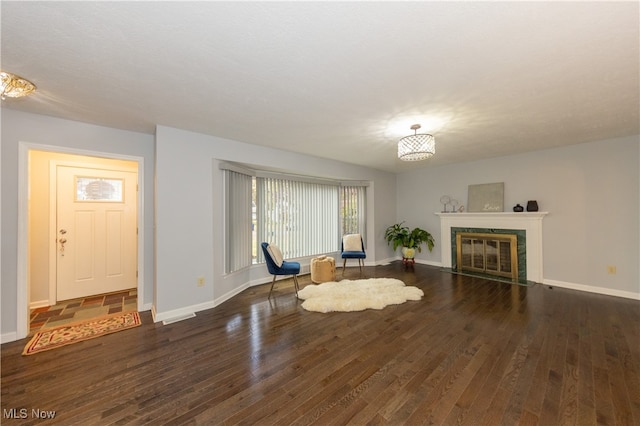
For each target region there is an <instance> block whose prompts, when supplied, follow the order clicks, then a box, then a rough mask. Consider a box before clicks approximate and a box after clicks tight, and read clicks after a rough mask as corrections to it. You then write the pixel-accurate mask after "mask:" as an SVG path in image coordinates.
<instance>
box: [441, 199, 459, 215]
mask: <svg viewBox="0 0 640 426" xmlns="http://www.w3.org/2000/svg"><path fill="white" fill-rule="evenodd" d="M440 203H442V204H443V205H444V209H443V210H442V212H441V213H456V212H458V211H464V206H462V210H459V209H456V207H457V206H458V204H459V202H458V200H456V199H455V198H451V197H450V196H448V195H443V196H442V197H440ZM447 205H451V212H449V210H447Z"/></svg>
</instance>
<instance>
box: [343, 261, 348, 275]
mask: <svg viewBox="0 0 640 426" xmlns="http://www.w3.org/2000/svg"><path fill="white" fill-rule="evenodd" d="M346 266H347V258H346V257H345V258H344V262H342V276H344V268H345V267H346Z"/></svg>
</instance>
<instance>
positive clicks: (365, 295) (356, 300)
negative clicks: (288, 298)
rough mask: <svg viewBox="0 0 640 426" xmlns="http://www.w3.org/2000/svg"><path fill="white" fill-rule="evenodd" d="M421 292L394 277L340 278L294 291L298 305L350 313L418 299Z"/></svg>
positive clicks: (309, 309)
mask: <svg viewBox="0 0 640 426" xmlns="http://www.w3.org/2000/svg"><path fill="white" fill-rule="evenodd" d="M422 296H424V292H423V291H422V290H420V289H419V288H418V287H412V286H406V285H405V284H404V283H403V282H402V281H400V280H397V279H395V278H369V279H365V280H342V281H340V282H335V281H331V282H326V283H323V284H318V285H313V284H310V285H307V286H306V287H305V288H303V289H302V290H300V291H299V292H298V297H299V298H300V299H303V300H304V302H302V307H303V308H304V309H306V310H307V311H314V312H353V311H364V310H365V309H382V308H384V307H385V306H388V305H399V304H401V303H404V302H406V301H408V300H420V299H422Z"/></svg>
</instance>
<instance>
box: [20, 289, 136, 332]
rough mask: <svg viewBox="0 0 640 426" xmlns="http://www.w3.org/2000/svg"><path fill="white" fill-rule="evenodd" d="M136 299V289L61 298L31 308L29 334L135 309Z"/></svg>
mask: <svg viewBox="0 0 640 426" xmlns="http://www.w3.org/2000/svg"><path fill="white" fill-rule="evenodd" d="M137 300H138V293H137V289H130V290H125V291H119V292H117V293H108V294H99V295H95V296H89V297H85V298H81V299H71V300H63V301H59V302H58V303H56V304H55V305H54V306H44V307H42V308H35V309H32V310H31V317H30V318H31V320H30V324H29V334H33V333H35V332H37V331H40V330H42V329H45V328H51V327H57V326H59V325H64V324H68V323H71V322H76V321H82V320H85V319H91V318H98V317H101V316H104V315H109V314H115V313H118V312H129V311H135V310H136V309H137V308H138V306H137Z"/></svg>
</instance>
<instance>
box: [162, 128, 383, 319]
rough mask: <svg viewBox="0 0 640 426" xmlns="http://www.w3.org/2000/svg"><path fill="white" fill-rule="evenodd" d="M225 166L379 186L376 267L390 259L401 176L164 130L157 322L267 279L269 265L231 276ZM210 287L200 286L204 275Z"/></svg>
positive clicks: (373, 218) (374, 222)
mask: <svg viewBox="0 0 640 426" xmlns="http://www.w3.org/2000/svg"><path fill="white" fill-rule="evenodd" d="M219 161H235V162H241V163H249V164H252V165H254V166H257V167H260V166H263V167H269V168H276V169H280V170H287V171H289V172H291V173H296V174H302V175H311V176H321V177H333V178H338V179H353V180H366V181H371V182H372V186H371V188H370V189H371V190H370V191H368V209H369V217H368V219H369V220H370V223H369V228H368V229H367V238H368V241H370V243H369V245H368V247H367V250H368V254H367V258H368V259H367V260H368V262H369V263H373V262H375V260H377V259H382V258H386V257H388V256H389V253H388V250H387V247H386V244H385V243H384V241H381V238H380V237H381V235H382V234H383V232H384V228H385V227H386V226H388V225H389V224H390V223H392V222H393V221H394V220H395V210H394V209H393V208H389V206H393V204H394V202H395V175H394V174H392V173H385V172H381V171H377V170H373V169H368V168H364V167H359V166H354V165H350V164H347V163H342V162H338V161H333V160H326V159H321V158H317V157H310V156H307V155H301V154H295V153H291V152H286V151H281V150H277V149H271V148H266V147H261V146H255V145H248V144H244V143H241V142H236V141H231V140H226V139H222V138H217V137H213V136H207V135H202V134H198V133H193V132H188V131H184V130H179V129H174V128H169V127H162V126H158V128H157V130H156V219H157V222H156V266H157V273H156V283H155V286H156V287H155V288H156V291H155V296H156V300H155V312H154V315H155V318H156V320H164V319H171V318H173V317H179V316H181V315H185V314H188V313H189V312H195V311H198V310H202V309H208V308H210V307H212V306H215V305H217V304H219V303H221V302H223V301H224V300H226V299H228V298H229V297H231V296H233V295H234V294H236V293H238V292H239V291H242V290H243V289H244V288H246V287H247V285H249V284H254V283H260V282H267V281H269V280H270V277H269V276H268V274H267V271H266V268H265V267H264V265H257V266H255V267H252V268H247V269H245V270H243V271H240V272H238V273H234V274H232V275H229V276H224V275H223V270H224V268H223V259H222V256H223V252H224V232H223V231H224V228H223V226H224V222H223V205H224V203H223V185H222V172H221V171H220V170H219V169H218V164H219ZM198 276H204V277H205V285H204V286H203V287H198V286H197V277H198Z"/></svg>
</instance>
